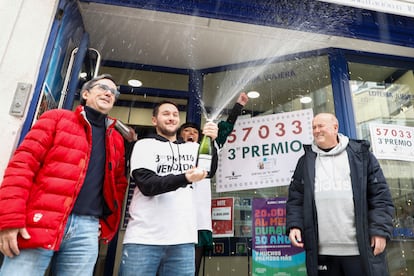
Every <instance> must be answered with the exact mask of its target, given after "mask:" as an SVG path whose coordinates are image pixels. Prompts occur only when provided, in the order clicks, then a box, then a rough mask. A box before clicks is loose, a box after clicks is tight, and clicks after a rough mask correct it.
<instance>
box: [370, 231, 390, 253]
mask: <svg viewBox="0 0 414 276" xmlns="http://www.w3.org/2000/svg"><path fill="white" fill-rule="evenodd" d="M386 245H387V240H386V239H385V238H384V237H380V236H373V237H371V247H373V248H374V256H377V255H379V254H381V253H382V252H384V250H385V246H386Z"/></svg>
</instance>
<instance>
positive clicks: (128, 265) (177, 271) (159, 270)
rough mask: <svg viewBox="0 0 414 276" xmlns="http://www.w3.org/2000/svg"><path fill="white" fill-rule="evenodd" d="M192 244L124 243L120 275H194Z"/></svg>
mask: <svg viewBox="0 0 414 276" xmlns="http://www.w3.org/2000/svg"><path fill="white" fill-rule="evenodd" d="M194 273H195V268H194V244H193V243H187V244H178V245H145V244H124V247H123V249H122V259H121V265H120V268H119V275H120V276H136V275H145V276H155V275H158V276H178V275H179V276H194Z"/></svg>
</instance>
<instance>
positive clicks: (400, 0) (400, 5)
mask: <svg viewBox="0 0 414 276" xmlns="http://www.w3.org/2000/svg"><path fill="white" fill-rule="evenodd" d="M320 1H321V2H328V3H334V4H338V5H343V6H350V7H355V8H361V9H366V10H372V11H378V12H383V13H389V14H397V15H403V16H409V17H414V1H412V0H320Z"/></svg>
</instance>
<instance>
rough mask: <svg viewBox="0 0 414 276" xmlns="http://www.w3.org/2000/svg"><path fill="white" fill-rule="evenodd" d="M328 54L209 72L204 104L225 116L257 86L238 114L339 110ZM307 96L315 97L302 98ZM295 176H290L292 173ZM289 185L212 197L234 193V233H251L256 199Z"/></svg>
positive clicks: (285, 191) (280, 192)
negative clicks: (254, 95) (336, 107)
mask: <svg viewBox="0 0 414 276" xmlns="http://www.w3.org/2000/svg"><path fill="white" fill-rule="evenodd" d="M329 72H330V71H329V62H328V57H327V56H315V57H310V58H302V59H299V58H297V59H293V60H287V61H281V62H277V63H272V64H264V65H263V64H261V65H255V66H248V67H245V68H237V69H234V68H230V69H228V70H227V71H223V72H215V73H210V74H206V75H205V77H204V86H203V87H204V89H203V103H205V110H206V112H207V113H208V114H206V117H211V116H213V117H214V118H215V119H217V120H219V121H220V120H225V119H226V116H227V113H228V112H229V111H230V110H231V108H232V106H233V104H234V102H235V101H236V99H237V96H238V95H239V93H240V92H242V91H244V92H249V91H258V92H259V94H260V96H259V97H258V98H255V99H249V102H248V104H247V105H246V106H245V107H244V113H243V114H242V116H241V117H239V118H246V117H259V116H266V115H271V114H277V113H284V112H291V111H298V110H302V109H309V108H311V109H312V110H313V112H314V113H320V112H332V113H333V112H334V103H333V95H332V87H331V79H330V73H329ZM303 97H308V99H310V101H308V102H305V103H302V101H301V99H302V98H303ZM289 177H290V176H289ZM287 194H288V186H287V185H283V186H276V187H269V188H259V189H249V190H241V191H232V192H224V193H223V192H216V178H213V180H212V196H213V198H221V197H234V198H235V202H234V238H235V239H237V238H241V237H243V238H246V237H251V236H252V227H251V226H252V214H251V211H252V205H251V202H252V199H253V198H274V197H287Z"/></svg>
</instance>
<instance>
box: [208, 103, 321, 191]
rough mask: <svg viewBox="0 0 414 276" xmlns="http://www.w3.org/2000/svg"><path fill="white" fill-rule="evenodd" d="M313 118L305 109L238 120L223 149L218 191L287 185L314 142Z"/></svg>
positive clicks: (218, 174)
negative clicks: (309, 144) (309, 145)
mask: <svg viewBox="0 0 414 276" xmlns="http://www.w3.org/2000/svg"><path fill="white" fill-rule="evenodd" d="M312 118H313V112H312V109H306V110H299V111H295V112H286V113H281V114H275V115H269V116H262V117H255V118H248V119H239V120H237V121H236V124H235V127H234V130H233V132H232V133H231V134H230V135H229V137H228V139H227V142H226V144H225V145H224V148H223V149H222V150H221V151H220V155H219V167H218V170H217V173H216V175H217V186H216V187H217V192H224V191H232V190H245V189H257V188H265V187H273V186H281V185H288V184H289V182H290V178H291V176H292V173H293V171H294V169H295V166H296V162H297V160H298V158H299V157H300V156H301V155H302V154H303V150H302V149H303V144H308V143H311V142H312Z"/></svg>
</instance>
